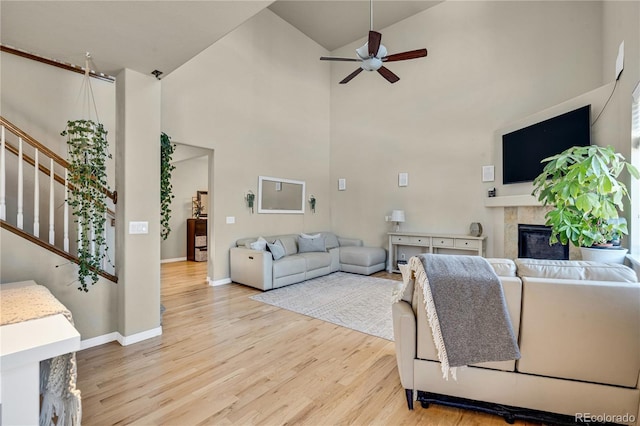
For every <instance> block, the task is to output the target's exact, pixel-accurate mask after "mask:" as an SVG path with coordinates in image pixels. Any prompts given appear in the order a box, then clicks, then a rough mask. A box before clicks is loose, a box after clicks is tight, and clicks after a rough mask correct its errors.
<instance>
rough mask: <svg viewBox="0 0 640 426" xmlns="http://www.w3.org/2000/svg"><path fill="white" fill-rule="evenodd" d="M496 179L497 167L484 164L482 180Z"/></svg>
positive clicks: (491, 180) (490, 180)
mask: <svg viewBox="0 0 640 426" xmlns="http://www.w3.org/2000/svg"><path fill="white" fill-rule="evenodd" d="M494 180H495V168H494V167H493V166H482V181H483V182H493V181H494Z"/></svg>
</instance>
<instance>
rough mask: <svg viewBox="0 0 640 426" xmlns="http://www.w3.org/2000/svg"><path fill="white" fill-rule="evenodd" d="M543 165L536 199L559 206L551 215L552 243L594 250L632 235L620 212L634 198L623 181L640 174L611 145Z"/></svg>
mask: <svg viewBox="0 0 640 426" xmlns="http://www.w3.org/2000/svg"><path fill="white" fill-rule="evenodd" d="M542 161H543V162H545V163H547V164H546V165H545V167H544V170H543V171H542V173H541V174H540V175H539V176H538V177H536V179H535V180H534V181H533V186H534V189H533V193H532V195H534V196H537V198H538V200H539V201H541V202H542V204H543V205H545V206H553V207H554V209H553V210H551V211H549V212H548V213H547V215H546V225H547V226H550V227H551V238H550V241H549V242H550V243H552V244H553V243H555V242H558V241H560V242H561V243H563V244H567V243H568V242H571V243H572V244H573V245H575V246H576V247H590V246H592V245H594V244H601V243H606V242H608V241H611V240H612V239H614V238H616V237H620V236H621V235H623V234H624V235H626V234H627V232H628V231H627V225H626V222H625V221H624V220H621V219H620V218H619V212H621V211H623V208H624V204H623V202H624V199H629V193H628V191H627V187H626V186H625V184H624V183H623V182H621V181H619V180H618V177H619V176H620V174H621V173H622V171H623V170H624V169H626V170H627V171H628V172H629V173H630V175H631V176H632V177H634V178H636V179H637V178H640V174H639V173H638V170H637V169H636V168H635V167H634V166H633V165H631V164H629V163H627V162H626V161H625V159H624V157H623V156H622V155H621V154H619V153H616V152H615V151H614V149H613V148H612V147H611V146H607V147H600V146H596V145H591V146H574V147H572V148H569V149H567V150H566V151H564V152H561V153H560V154H558V155H554V156H553V157H549V158H546V159H544V160H542ZM622 219H623V218H622Z"/></svg>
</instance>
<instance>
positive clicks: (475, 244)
mask: <svg viewBox="0 0 640 426" xmlns="http://www.w3.org/2000/svg"><path fill="white" fill-rule="evenodd" d="M479 247H480V241H479V240H463V239H456V248H461V249H467V248H468V249H470V250H477V249H478V248H479Z"/></svg>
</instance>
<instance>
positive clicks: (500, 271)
mask: <svg viewBox="0 0 640 426" xmlns="http://www.w3.org/2000/svg"><path fill="white" fill-rule="evenodd" d="M487 262H489V264H490V265H491V266H492V267H493V270H494V271H495V272H496V275H498V276H499V277H515V276H516V264H515V263H514V261H513V260H511V259H497V258H493V259H492V258H489V259H487Z"/></svg>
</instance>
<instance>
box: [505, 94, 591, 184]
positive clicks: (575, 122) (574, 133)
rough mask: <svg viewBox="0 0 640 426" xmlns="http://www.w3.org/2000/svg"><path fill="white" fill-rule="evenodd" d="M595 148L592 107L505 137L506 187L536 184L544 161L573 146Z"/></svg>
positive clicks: (588, 106)
mask: <svg viewBox="0 0 640 426" xmlns="http://www.w3.org/2000/svg"><path fill="white" fill-rule="evenodd" d="M587 145H591V105H586V106H583V107H581V108H578V109H576V110H573V111H569V112H567V113H564V114H561V115H558V116H556V117H552V118H549V119H547V120H544V121H541V122H539V123H536V124H532V125H531V126H527V127H525V128H522V129H519V130H516V131H514V132H511V133H507V134H505V135H503V136H502V183H504V184H509V183H518V182H531V181H533V180H534V179H535V178H536V177H537V176H538V175H539V174H540V173H542V169H543V168H544V166H545V165H544V164H542V163H541V161H542V160H543V159H545V158H547V157H551V156H553V155H556V154H559V153H561V152H562V151H564V150H566V149H567V148H570V147H572V146H587Z"/></svg>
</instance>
